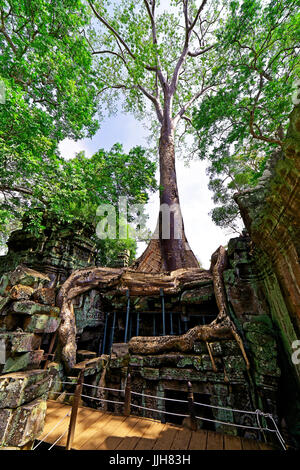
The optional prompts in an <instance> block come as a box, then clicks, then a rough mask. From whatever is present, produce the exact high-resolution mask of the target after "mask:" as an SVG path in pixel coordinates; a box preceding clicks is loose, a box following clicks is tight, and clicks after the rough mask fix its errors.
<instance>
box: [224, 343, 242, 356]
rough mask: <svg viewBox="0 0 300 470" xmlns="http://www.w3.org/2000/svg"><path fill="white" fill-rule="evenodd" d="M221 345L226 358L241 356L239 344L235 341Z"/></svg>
mask: <svg viewBox="0 0 300 470" xmlns="http://www.w3.org/2000/svg"><path fill="white" fill-rule="evenodd" d="M220 345H221V348H222V353H223V355H224V356H234V355H238V354H241V350H240V347H239V345H238V343H237V342H236V341H235V340H233V339H230V340H223V341H220Z"/></svg>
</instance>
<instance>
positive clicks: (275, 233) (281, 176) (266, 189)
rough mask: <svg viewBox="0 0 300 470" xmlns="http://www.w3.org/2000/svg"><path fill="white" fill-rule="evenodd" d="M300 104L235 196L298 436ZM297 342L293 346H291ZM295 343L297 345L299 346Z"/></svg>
mask: <svg viewBox="0 0 300 470" xmlns="http://www.w3.org/2000/svg"><path fill="white" fill-rule="evenodd" d="M299 183H300V106H299V105H297V106H296V107H295V108H294V110H293V112H292V113H291V116H290V125H289V129H288V132H287V136H286V139H285V141H284V145H283V149H282V151H281V152H277V153H275V154H274V155H273V157H272V158H271V159H270V160H269V161H268V163H267V166H266V169H265V172H264V173H263V175H262V177H261V179H260V181H259V184H258V186H256V187H255V188H254V189H251V190H247V191H245V192H243V193H242V194H240V195H237V196H236V197H235V199H236V201H237V203H238V205H239V208H240V211H241V214H242V217H243V220H244V222H245V225H246V227H247V230H248V232H249V235H250V237H251V252H252V256H253V260H254V262H255V264H256V266H257V272H258V273H259V279H260V286H261V287H262V291H263V293H264V296H265V301H266V302H267V304H268V305H269V310H270V314H271V318H272V322H273V324H274V329H275V330H276V331H277V333H278V337H279V339H280V347H281V355H280V356H281V360H282V370H283V372H284V374H283V378H282V384H283V396H284V398H283V397H282V403H283V407H284V408H285V414H286V415H287V419H288V421H289V427H290V429H293V433H294V434H295V435H296V436H298V439H299V436H300V424H299V423H300V361H299V354H298V360H297V357H296V360H292V358H293V355H295V354H294V353H295V352H296V349H297V344H298V343H297V341H298V340H299V339H300V263H299V257H300V217H299V207H300V190H299V189H300V188H299ZM295 345H296V348H295ZM298 349H299V347H298Z"/></svg>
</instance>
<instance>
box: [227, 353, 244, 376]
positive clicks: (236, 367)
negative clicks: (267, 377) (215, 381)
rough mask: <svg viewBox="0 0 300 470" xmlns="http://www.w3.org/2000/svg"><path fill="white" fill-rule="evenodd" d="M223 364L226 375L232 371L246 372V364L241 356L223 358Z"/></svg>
mask: <svg viewBox="0 0 300 470" xmlns="http://www.w3.org/2000/svg"><path fill="white" fill-rule="evenodd" d="M223 362H224V366H225V369H226V373H231V372H232V371H244V370H246V363H245V361H244V358H243V357H242V356H224V357H223Z"/></svg>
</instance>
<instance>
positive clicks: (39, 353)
mask: <svg viewBox="0 0 300 470" xmlns="http://www.w3.org/2000/svg"><path fill="white" fill-rule="evenodd" d="M43 355H44V351H43V349H36V350H35V351H28V352H25V353H15V354H13V355H11V356H9V357H8V358H6V360H5V363H4V364H1V365H0V371H1V373H2V374H8V373H10V372H18V371H21V370H25V369H37V368H38V367H40V363H41V361H42V359H43ZM1 369H2V370H1Z"/></svg>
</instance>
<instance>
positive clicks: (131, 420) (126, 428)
mask: <svg viewBox="0 0 300 470" xmlns="http://www.w3.org/2000/svg"><path fill="white" fill-rule="evenodd" d="M139 421H140V418H137V417H133V416H130V417H126V419H125V420H124V421H123V422H122V424H121V425H119V426H116V427H115V428H114V430H113V432H110V434H108V435H107V438H106V439H105V440H104V441H103V443H102V444H101V449H102V450H115V449H116V447H118V446H119V445H120V444H121V443H122V441H123V440H124V439H125V438H126V436H128V435H129V434H130V432H133V429H134V427H135V426H136V425H137V424H138V422H139Z"/></svg>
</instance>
